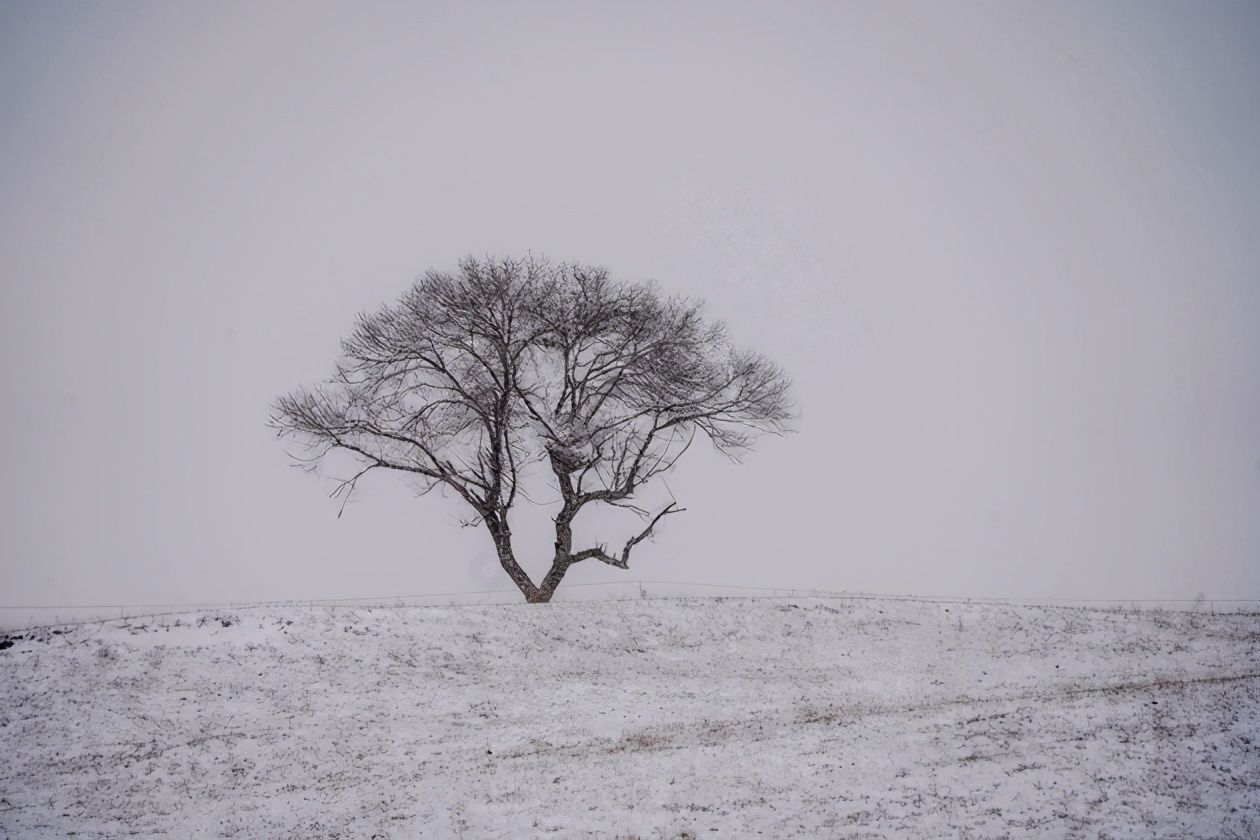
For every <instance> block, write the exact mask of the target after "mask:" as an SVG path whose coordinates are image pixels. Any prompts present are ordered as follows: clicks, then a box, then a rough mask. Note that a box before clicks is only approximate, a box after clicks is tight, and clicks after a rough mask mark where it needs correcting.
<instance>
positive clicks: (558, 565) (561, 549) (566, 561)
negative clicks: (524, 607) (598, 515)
mask: <svg viewBox="0 0 1260 840" xmlns="http://www.w3.org/2000/svg"><path fill="white" fill-rule="evenodd" d="M576 514H577V511H576V510H572V509H570V506H569V505H568V504H565V506H564V508H562V509H561V511H560V513H559V514H558V515H557V516H556V553H555V556H554V557H553V558H552V560H551V568H550V569H549V570H548V571H547V576H546V577H544V578H543V580H542V585H541V586H539V587H538V595H537V597H536V599H535V603H539V604H545V603H547V602H548V601H550V600H551V596H552V595H554V594H555V593H556V588H557V587H558V586H560V581H562V580H564V575H565V573H566V572H568V571H569V566H570V565H572V563H573V517H574V516H575V515H576Z"/></svg>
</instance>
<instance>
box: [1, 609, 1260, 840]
mask: <svg viewBox="0 0 1260 840" xmlns="http://www.w3.org/2000/svg"><path fill="white" fill-rule="evenodd" d="M21 635H22V636H24V637H26V636H31V635H33V636H34V637H33V638H19V639H16V640H15V641H14V642H13V644H12V645H11V646H9V647H8V648H7V649H5V650H2V651H0V837H4V836H11V837H64V836H71V835H75V836H78V837H121V836H173V837H194V836H232V837H250V838H261V837H268V838H271V837H464V838H483V837H505V838H506V837H513V838H517V837H535V836H543V837H586V836H599V837H617V836H620V837H630V836H634V837H640V838H644V840H647V838H679V837H686V838H707V837H738V838H744V837H753V836H764V837H770V838H787V837H835V838H840V837H844V838H875V837H887V838H895V837H911V838H914V837H930V838H937V837H960V838H961V837H968V838H999V837H1037V838H1044V837H1081V838H1086V837H1088V838H1107V837H1117V838H1118V837H1131V838H1143V840H1146V839H1147V838H1190V837H1248V838H1255V837H1260V743H1258V741H1260V615H1257V614H1254V613H1252V614H1232V615H1231V614H1219V615H1213V614H1204V613H1191V612H1182V613H1172V612H1134V611H1100V610H1082V609H1059V608H1041V607H1002V606H992V605H986V606H978V605H977V606H968V605H958V604H952V605H950V604H934V603H915V602H896V601H845V600H827V599H819V600H786V599H754V600H742V599H729V600H705V599H693V600H679V601H669V600H660V601H653V600H646V601H628V602H613V603H609V602H604V603H560V604H552V605H550V606H545V607H537V606H535V607H530V606H525V605H512V606H483V607H458V608H421V609H400V610H394V609H388V608H376V609H355V610H348V609H341V610H333V609H324V608H320V609H299V608H290V609H287V610H278V609H276V608H268V609H258V610H239V611H236V612H235V613H232V614H227V613H190V614H185V615H183V616H164V617H161V618H156V619H131V620H129V621H127V622H119V621H115V622H112V623H106V624H103V625H102V624H95V625H86V626H81V627H75V628H70V629H67V630H65V631H64V632H60V633H57V632H48V631H37V632H36V633H34V634H30V633H24V634H21ZM0 644H3V643H2V642H0Z"/></svg>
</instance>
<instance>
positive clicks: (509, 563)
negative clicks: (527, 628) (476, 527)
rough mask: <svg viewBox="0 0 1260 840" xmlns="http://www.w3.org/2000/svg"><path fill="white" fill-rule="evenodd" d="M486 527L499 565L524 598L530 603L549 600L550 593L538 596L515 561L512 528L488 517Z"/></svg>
mask: <svg viewBox="0 0 1260 840" xmlns="http://www.w3.org/2000/svg"><path fill="white" fill-rule="evenodd" d="M485 523H486V527H487V528H488V529H489V530H490V536H491V537H492V538H493V539H494V548H495V553H496V554H498V557H499V565H500V566H502V567H503V571H505V572H507V574H508V577H510V578H511V579H512V583H515V584H516V588H517V589H519V590H521V594H522V595H524V596H525V600H526V601H527V602H529V603H531V604H537V603H546V602H547V601H549V600H551V594H550V593H548V594H547V597H546V598H542V599H540V598H539V595H540V593H539V590H538V587H536V586H534V582H533V581H532V580H530V579H529V575H527V574H526V573H525V570H524V569H522V568H521V564H520V563H517V562H516V555H515V554H514V553H513V552H512V529H511V528H509V527H508V525H507V523H506V522H495V521H492V520H490V519H488V518H487V519H486V520H485Z"/></svg>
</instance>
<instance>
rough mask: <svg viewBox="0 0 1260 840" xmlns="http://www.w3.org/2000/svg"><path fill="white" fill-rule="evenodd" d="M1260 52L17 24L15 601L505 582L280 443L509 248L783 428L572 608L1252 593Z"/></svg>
mask: <svg viewBox="0 0 1260 840" xmlns="http://www.w3.org/2000/svg"><path fill="white" fill-rule="evenodd" d="M1257 43H1260V4H1256V3H1248V4H1243V3H1232V4H1225V3H1196V4H1189V3H1183V4H1159V3H1140V4H1120V3H1106V4H1099V3H1092V2H1091V3H1084V4H1080V5H1074V4H1068V3H1059V2H1055V3H1044V4H1040V5H1028V4H1022V3H998V4H981V3H965V4H964V3H954V4H946V3H924V4H890V3H864V4H848V5H846V4H837V3H819V4H779V3H760V4H747V5H740V4H732V3H720V4H712V5H701V4H642V3H619V4H592V3H581V4H578V3H574V4H539V3H531V4H506V3H505V4H452V5H438V4H370V3H344V4H339V5H327V4H317V3H218V2H216V3H172V2H161V3H142V2H116V3H66V2H32V3H23V2H8V1H7V0H6V2H3V3H2V4H0V271H2V272H3V277H2V280H3V282H2V288H0V295H2V296H3V297H2V299H0V304H2V315H0V319H2V323H0V328H2V329H0V347H2V348H3V350H2V353H3V360H4V365H3V372H2V373H0V376H2V377H3V383H2V384H3V390H2V391H0V394H2V395H3V397H2V401H0V412H2V413H0V424H2V434H0V457H2V461H0V462H2V463H3V464H4V479H3V494H4V495H3V499H2V502H3V506H2V507H0V526H2V527H0V552H2V554H0V591H2V592H3V599H0V600H3V601H5V602H9V603H26V604H31V603H36V604H38V603H76V602H84V601H87V602H99V601H108V602H141V601H164V602H169V601H187V600H223V599H233V600H239V599H270V598H305V597H335V596H358V595H383V594H403V593H418V592H440V591H447V590H461V589H484V588H488V587H489V588H498V587H505V588H510V583H509V582H508V581H507V579H506V578H505V577H500V576H499V575H500V573H499V572H498V571H497V569H495V568H494V567H493V564H492V563H491V561H490V558H491V557H492V553H491V550H490V549H491V545H490V542H489V538H488V536H487V535H486V534H485V533H484V532H483V531H481V530H473V529H460V528H459V527H458V526H457V524H456V520H457V519H458V518H459V517H460V516H462V515H464V513H463V511H462V510H461V509H460V508H459V506H458V505H457V504H456V502H455V501H454V500H442V499H438V498H437V497H428V498H425V499H418V500H417V499H414V498H412V497H411V495H410V492H409V491H408V490H407V489H406V488H405V487H404V486H403V485H401V484H399V483H398V482H395V481H393V480H391V478H390V477H389V476H388V475H385V476H375V475H374V476H371V477H370V480H369V479H365V480H364V482H363V483H362V485H361V488H360V493H359V496H358V499H359V500H358V501H356V502H355V503H353V504H352V505H350V506H349V507H348V508H347V510H346V513H345V515H344V516H342V517H341V518H340V519H338V518H337V504H336V503H335V502H333V501H330V500H329V499H328V498H327V493H328V492H329V491H330V490H331V489H332V485H333V481H332V480H331V478H327V479H325V480H324V481H322V482H320V481H317V480H315V479H313V478H311V477H310V476H308V475H304V474H302V473H300V472H299V471H297V470H294V469H291V468H290V467H289V466H287V464H288V459H287V457H286V455H285V452H284V449H283V447H282V446H281V444H280V443H278V442H277V441H276V440H275V439H274V437H273V436H272V433H271V431H270V430H269V429H268V428H267V427H266V425H265V424H266V421H267V418H268V411H269V404H270V402H271V401H272V399H273V398H274V397H275V396H276V395H277V394H279V393H281V392H283V391H287V390H289V389H291V388H293V387H295V386H297V385H300V384H304V383H310V382H314V381H315V380H317V379H319V378H321V377H323V376H326V375H327V374H328V373H330V372H331V367H332V364H333V361H334V359H335V356H336V351H337V342H338V340H339V338H340V337H341V335H342V334H343V333H344V332H345V331H346V330H347V328H348V327H349V326H350V325H351V323H352V320H353V316H354V314H355V313H356V312H357V311H358V310H361V309H366V308H373V307H375V306H377V305H378V304H380V303H382V302H385V301H387V300H391V299H393V298H394V297H395V296H396V295H397V294H399V293H400V292H401V291H402V290H403V289H404V288H405V287H406V286H407V285H408V284H409V283H410V281H411V279H412V278H413V277H414V276H415V275H417V274H418V273H420V272H422V271H424V270H425V269H426V268H429V267H431V266H433V267H453V266H454V264H455V263H456V261H457V260H458V258H459V257H460V256H462V255H464V254H468V253H476V254H486V253H494V254H524V253H526V252H528V251H533V252H534V253H540V254H546V255H548V256H550V257H552V258H553V259H561V260H582V261H587V262H594V263H600V264H603V265H606V266H608V267H609V268H610V269H612V270H613V271H614V272H615V273H616V274H618V275H620V276H623V277H627V278H634V279H655V280H657V281H658V282H659V283H660V284H661V285H662V286H663V287H664V288H665V289H667V290H672V291H678V292H682V293H686V294H690V295H696V296H700V297H703V298H705V299H706V300H707V301H708V303H709V306H710V310H711V312H712V313H713V315H715V316H716V317H720V318H723V319H725V320H726V321H727V322H728V324H729V327H730V331H731V334H732V336H733V337H734V338H735V339H736V340H737V341H740V342H742V343H744V344H747V345H749V346H752V347H754V348H756V349H758V350H761V351H763V352H765V353H766V354H768V355H769V356H771V357H772V358H774V359H776V360H778V361H779V362H780V363H782V364H783V366H784V367H785V368H787V370H788V371H789V372H790V373H791V374H792V375H793V376H794V378H795V380H796V383H797V386H796V395H797V399H798V402H799V405H800V410H801V419H800V421H799V423H798V426H799V434H797V435H795V436H792V437H789V438H784V439H767V440H765V441H764V442H763V444H762V445H761V446H760V447H759V449H758V450H757V451H756V452H755V453H753V454H752V455H751V456H749V457H748V458H747V459H746V461H745V463H744V464H742V465H740V466H733V465H730V464H727V463H725V462H723V461H721V460H720V459H718V458H716V457H714V456H713V455H711V454H710V453H708V452H702V453H696V454H695V455H694V456H693V457H691V460H689V461H684V462H683V463H682V464H681V466H680V468H679V469H678V472H677V474H676V475H675V476H674V477H673V478H671V479H670V487H671V489H672V490H673V491H674V493H675V494H676V495H677V496H678V497H679V499H680V501H682V502H683V503H684V504H685V505H686V506H687V507H688V509H689V510H688V512H687V513H686V514H684V515H682V516H678V517H671V518H670V520H669V521H668V522H667V523H666V524H665V525H664V526H662V528H661V533H660V537H659V539H658V540H657V541H656V542H654V543H650V544H645V545H643V546H640V548H639V549H638V551H637V553H636V556H635V558H634V566H633V568H632V570H631V571H630V572H628V573H627V572H618V571H617V570H614V569H610V568H608V567H606V566H602V565H600V566H598V567H596V568H578V569H576V570H575V571H574V573H573V574H572V575H571V576H570V581H569V582H580V581H587V580H618V579H624V578H625V577H627V576H630V577H647V578H669V579H676V580H696V581H712V582H727V583H738V584H752V585H770V584H773V585H778V586H797V587H825V588H832V589H841V588H843V589H849V590H865V591H878V592H914V593H924V594H937V593H949V594H954V593H958V594H966V595H977V596H981V595H988V596H995V595H1002V596H1012V597H1135V598H1137V597H1194V596H1195V595H1196V594H1198V593H1200V592H1203V593H1205V594H1206V595H1207V596H1208V597H1252V598H1260V244H1258V237H1257V232H1258V231H1260V168H1258V159H1260V156H1258V155H1257V153H1256V149H1257V148H1260V131H1258V130H1260V95H1258V93H1260V91H1258V90H1257V80H1258V79H1260V50H1258V49H1257V48H1256V45H1257ZM546 517H547V511H546V510H544V509H529V508H527V509H524V510H522V511H520V513H519V514H518V519H517V527H516V531H517V533H518V535H519V537H520V539H519V540H518V552H519V554H520V556H521V557H522V558H523V559H524V561H525V562H526V564H527V565H528V566H529V568H530V569H531V570H532V571H534V572H535V573H537V572H538V570H539V566H540V564H543V563H544V562H545V558H546V556H547V554H548V552H549V551H550V550H551V546H550V539H549V538H548V535H547V533H546V525H547V524H548V523H547V522H546ZM633 525H634V522H633V521H631V522H628V523H626V524H625V528H626V530H630V529H632V527H633ZM599 536H602V537H604V538H607V539H609V540H610V541H613V540H615V539H616V538H617V537H618V536H621V534H619V533H616V532H615V531H612V532H609V533H605V534H599ZM587 565H590V564H587Z"/></svg>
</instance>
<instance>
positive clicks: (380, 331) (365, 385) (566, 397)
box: [272, 258, 792, 603]
mask: <svg viewBox="0 0 1260 840" xmlns="http://www.w3.org/2000/svg"><path fill="white" fill-rule="evenodd" d="M342 350H343V357H342V359H341V361H340V362H339V363H338V366H337V371H336V374H335V375H334V376H333V377H332V379H331V380H329V381H328V382H327V383H326V384H324V385H322V386H320V387H317V388H315V389H312V390H299V391H296V392H294V393H292V394H289V395H287V396H283V397H281V398H280V399H279V400H278V401H277V402H276V405H275V412H274V416H273V420H272V425H273V426H274V427H275V428H276V429H277V430H278V431H279V433H280V434H281V435H282V436H285V435H293V436H297V437H298V438H300V439H301V440H303V441H304V442H305V443H306V444H307V445H308V446H309V447H310V449H311V458H310V460H309V463H315V462H317V461H318V460H319V459H321V458H323V457H324V456H325V455H326V454H328V453H329V452H332V451H334V450H342V451H345V452H348V453H351V454H352V455H353V456H354V458H355V459H356V460H357V461H358V463H359V468H358V471H357V472H356V473H355V474H354V475H353V476H352V477H351V478H349V479H348V480H346V481H345V482H342V483H341V484H340V485H339V486H338V487H337V490H336V491H335V492H334V495H340V496H343V497H345V496H348V495H349V494H350V493H351V492H353V490H354V488H355V484H356V482H357V481H358V479H359V478H361V477H362V476H364V475H365V474H367V473H368V472H371V471H372V470H377V469H382V470H391V471H398V472H401V473H404V474H407V475H409V476H410V477H412V478H413V479H415V480H416V481H417V482H418V483H419V485H420V487H419V489H420V490H421V492H422V493H423V492H428V491H430V490H432V489H434V488H436V487H446V488H449V489H450V490H452V491H454V492H455V493H456V494H458V495H459V496H460V497H461V498H462V499H463V500H464V501H465V502H467V503H468V505H470V506H471V507H472V509H473V511H474V512H475V516H474V517H473V518H472V519H470V520H469V521H470V523H473V524H484V525H485V527H486V529H487V530H488V531H489V532H490V536H491V538H492V539H493V540H494V545H495V548H496V553H497V555H498V558H499V563H500V564H501V565H502V566H503V569H504V571H506V572H507V574H508V576H509V577H511V578H512V580H513V582H515V584H516V585H517V586H518V587H519V588H520V590H521V592H522V593H523V594H524V596H525V598H526V600H528V601H530V602H534V603H543V602H546V601H549V600H550V599H551V597H552V595H553V594H554V593H555V591H556V588H557V587H558V586H559V585H560V582H561V581H562V580H563V579H564V576H565V573H566V572H567V571H568V570H569V568H570V567H572V566H573V565H574V564H575V563H580V562H582V561H584V560H592V559H593V560H599V561H602V562H604V563H607V564H609V565H611V566H616V567H617V568H622V569H624V568H627V567H628V565H629V562H630V553H631V551H632V550H633V549H634V548H635V546H637V545H638V544H639V543H640V542H642V541H643V540H644V539H646V538H647V537H648V536H649V535H651V533H652V530H653V529H654V528H655V527H656V526H657V524H658V523H659V522H660V521H661V519H663V518H664V517H666V516H669V515H671V514H674V513H678V512H680V511H681V510H682V508H679V507H677V505H676V503H670V504H668V505H666V506H665V507H664V508H663V509H661V510H658V511H656V512H655V513H652V512H649V511H647V510H644V509H642V508H640V507H638V506H636V505H635V504H634V502H633V499H634V498H635V493H636V491H638V490H639V489H640V488H642V487H643V486H644V485H645V484H646V483H647V482H649V481H651V480H652V479H653V478H654V477H656V476H659V475H661V474H662V473H664V472H666V471H667V470H669V469H670V468H671V467H673V466H674V464H675V463H676V462H677V461H678V459H679V458H680V457H681V456H682V455H683V453H685V452H686V451H687V450H688V448H689V447H690V446H691V444H692V442H693V441H694V440H695V438H696V436H697V435H698V434H699V435H703V436H704V437H707V438H708V439H709V441H710V442H712V444H713V445H714V446H715V447H717V449H719V450H720V451H722V452H724V453H726V454H727V455H730V456H731V457H737V456H738V455H739V454H740V453H741V452H743V451H745V450H747V449H748V448H749V447H750V446H751V445H752V443H753V442H754V440H755V439H756V437H757V436H758V434H760V433H762V432H773V433H781V432H783V431H785V430H786V428H787V427H786V424H787V422H788V421H789V419H790V418H791V413H792V407H791V403H790V400H789V386H790V382H789V380H788V378H787V377H786V376H785V375H784V374H783V372H782V371H781V370H780V369H779V368H778V367H777V366H775V365H774V364H773V363H771V362H770V361H768V360H767V359H765V358H764V357H762V356H760V355H757V354H755V353H750V352H746V351H742V350H738V349H735V348H734V347H732V346H731V345H730V343H729V342H728V341H727V338H726V332H725V328H724V327H723V326H722V324H720V323H709V322H706V321H705V319H704V317H703V312H702V307H701V304H700V303H698V302H695V301H691V300H686V299H681V298H673V297H669V298H667V297H663V296H662V295H661V294H660V293H659V292H658V291H657V290H656V289H655V288H654V287H652V286H650V285H645V284H631V283H626V282H622V281H618V280H614V279H612V278H611V277H609V275H608V272H607V271H605V270H604V269H602V268H594V267H589V266H581V265H567V264H566V265H553V264H550V263H548V262H546V261H545V260H539V259H533V258H531V259H525V260H485V261H478V260H476V259H472V258H469V259H466V260H464V261H463V262H462V263H460V266H459V270H458V271H457V272H455V273H444V272H438V271H430V272H429V273H428V274H426V275H425V276H424V277H423V278H421V279H420V280H418V281H417V282H416V283H415V284H414V285H413V286H412V288H411V289H410V290H408V291H407V292H406V294H404V295H403V296H402V298H401V299H400V300H399V301H398V302H397V303H395V304H392V305H388V306H385V307H383V308H381V309H380V310H379V311H377V312H375V313H372V314H366V315H360V316H359V318H358V321H357V323H356V324H355V327H354V330H353V332H352V333H351V335H350V336H349V338H347V339H345V340H344V341H343V342H342ZM304 460H305V459H304ZM535 461H541V462H543V463H545V464H546V465H547V467H548V468H549V469H550V473H551V477H552V478H553V479H554V483H555V485H556V487H557V489H558V490H559V493H560V498H561V500H562V506H561V508H560V511H559V512H558V513H557V514H556V517H555V533H556V539H555V554H554V556H553V558H552V561H551V568H550V569H549V570H548V572H547V574H546V576H545V577H543V579H542V581H541V582H540V583H538V584H535V583H534V582H533V581H532V580H531V579H530V577H529V575H528V574H527V573H526V572H525V570H524V569H523V568H521V565H520V563H519V562H518V561H517V559H516V555H515V553H514V551H513V548H512V531H511V527H510V526H509V523H508V515H509V512H510V511H511V510H512V507H513V506H514V504H515V503H516V502H517V500H518V499H519V498H522V497H523V495H524V494H523V490H522V474H523V468H524V467H525V465H527V464H528V463H530V462H535ZM593 504H604V505H614V506H618V507H625V508H628V509H630V510H632V511H634V512H636V513H637V514H639V515H640V516H641V517H643V519H644V521H645V527H644V528H643V529H642V530H641V531H640V532H639V533H638V534H636V535H635V536H633V537H631V538H630V539H629V540H628V541H627V542H626V544H625V545H624V546H623V547H622V548H621V550H620V551H618V552H611V551H610V550H609V549H608V548H607V547H606V546H604V545H595V546H591V547H584V548H579V549H576V550H575V548H574V545H573V521H574V519H575V518H576V517H577V515H578V514H579V513H580V512H581V511H582V510H583V509H585V508H586V507H587V506H588V505H593Z"/></svg>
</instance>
